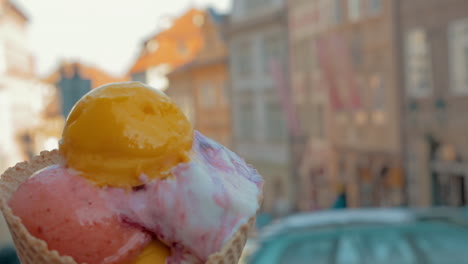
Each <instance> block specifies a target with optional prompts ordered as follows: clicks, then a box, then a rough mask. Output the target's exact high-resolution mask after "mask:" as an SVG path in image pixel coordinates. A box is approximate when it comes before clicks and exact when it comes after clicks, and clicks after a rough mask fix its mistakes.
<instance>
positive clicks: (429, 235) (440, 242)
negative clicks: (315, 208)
mask: <svg viewBox="0 0 468 264" xmlns="http://www.w3.org/2000/svg"><path fill="white" fill-rule="evenodd" d="M465 221H466V220H465V219H464V218H463V217H460V216H459V215H458V213H457V211H456V210H432V211H431V210H427V211H422V210H420V211H411V210H404V209H398V210H385V209H372V210H371V209H370V210H343V211H332V212H323V213H317V214H308V215H298V216H293V217H290V218H287V219H285V220H283V221H280V222H278V223H275V224H273V225H271V226H270V227H269V228H266V229H265V231H264V232H262V234H261V235H260V239H259V244H258V247H257V249H256V250H255V252H253V254H251V255H250V257H249V259H248V262H247V263H249V264H396V263H398V264H463V263H468V247H467V245H468V224H467V223H466V222H465Z"/></svg>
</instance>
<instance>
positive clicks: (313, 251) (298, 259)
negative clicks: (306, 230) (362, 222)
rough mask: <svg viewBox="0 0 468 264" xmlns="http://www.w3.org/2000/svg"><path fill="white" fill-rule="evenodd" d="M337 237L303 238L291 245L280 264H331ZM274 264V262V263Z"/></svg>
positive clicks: (282, 256) (285, 251)
mask: <svg viewBox="0 0 468 264" xmlns="http://www.w3.org/2000/svg"><path fill="white" fill-rule="evenodd" d="M336 244H337V236H327V237H322V236H319V237H315V236H314V237H309V238H302V239H298V240H296V241H294V242H293V243H291V244H290V245H289V246H288V247H287V248H286V249H285V250H284V252H283V254H282V255H281V258H280V259H279V261H278V262H276V263H278V264H329V263H331V262H332V259H333V255H334V253H335V250H336ZM272 263H273V262H272Z"/></svg>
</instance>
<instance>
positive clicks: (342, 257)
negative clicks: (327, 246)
mask: <svg viewBox="0 0 468 264" xmlns="http://www.w3.org/2000/svg"><path fill="white" fill-rule="evenodd" d="M358 243H359V241H358V240H357V239H356V236H355V235H353V234H343V235H342V236H341V238H340V241H339V244H338V250H337V254H336V264H362V263H363V258H362V256H361V251H360V248H359V245H358Z"/></svg>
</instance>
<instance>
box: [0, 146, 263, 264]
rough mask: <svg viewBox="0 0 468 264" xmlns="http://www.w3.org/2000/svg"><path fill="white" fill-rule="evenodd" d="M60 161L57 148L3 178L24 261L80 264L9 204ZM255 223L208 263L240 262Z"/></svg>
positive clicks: (2, 205)
mask: <svg viewBox="0 0 468 264" xmlns="http://www.w3.org/2000/svg"><path fill="white" fill-rule="evenodd" d="M61 163H63V158H62V157H61V156H60V155H59V152H58V151H57V150H53V151H43V152H41V154H40V155H39V156H36V157H34V158H33V159H32V160H31V162H20V163H18V164H16V165H15V166H14V167H11V168H9V169H7V170H6V171H5V172H4V173H3V175H2V176H1V178H0V209H1V210H2V212H3V215H4V216H5V220H6V222H7V224H8V227H9V229H10V233H11V236H12V238H13V241H14V244H15V247H16V251H17V254H18V257H19V259H20V261H21V263H22V264H77V262H76V261H75V260H74V259H73V258H72V257H69V256H61V255H60V254H59V252H58V251H56V250H49V249H48V247H47V243H46V242H45V241H43V240H41V239H38V238H36V237H34V236H32V235H31V234H30V233H29V231H28V230H27V229H26V227H25V226H24V225H23V224H22V223H21V219H20V218H19V217H17V216H15V215H14V214H13V211H12V210H11V208H10V207H9V206H8V201H9V200H10V197H11V196H12V195H13V193H14V192H15V191H16V189H17V188H18V187H19V186H20V185H21V183H23V182H24V181H26V180H27V179H28V178H29V177H30V176H31V175H32V174H33V173H35V172H36V171H39V170H41V169H43V168H45V167H48V166H50V165H54V164H61ZM260 200H261V198H259V201H260ZM254 223H255V216H253V217H251V218H250V219H249V221H248V222H247V223H245V224H244V225H242V226H241V227H240V228H239V230H238V231H237V232H236V233H235V234H234V235H233V237H232V238H231V239H230V240H229V241H228V242H227V244H226V245H225V246H224V247H223V248H222V249H221V250H220V251H219V252H217V253H214V254H212V255H211V256H209V257H208V260H207V261H206V264H215V263H218V264H237V263H238V261H239V259H240V257H241V255H242V250H243V248H244V246H245V243H246V241H247V237H248V234H249V231H250V229H251V228H252V227H253V225H254Z"/></svg>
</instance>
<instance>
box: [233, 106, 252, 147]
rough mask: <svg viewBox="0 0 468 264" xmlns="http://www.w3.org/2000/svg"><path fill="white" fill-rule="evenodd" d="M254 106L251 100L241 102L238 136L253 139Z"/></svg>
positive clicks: (247, 139) (242, 138)
mask: <svg viewBox="0 0 468 264" xmlns="http://www.w3.org/2000/svg"><path fill="white" fill-rule="evenodd" d="M254 114H255V113H254V106H253V104H252V103H251V102H242V103H240V104H239V124H238V126H237V130H238V137H239V138H240V139H241V140H246V141H249V140H252V139H254V137H255V135H254V134H255V119H254Z"/></svg>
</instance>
